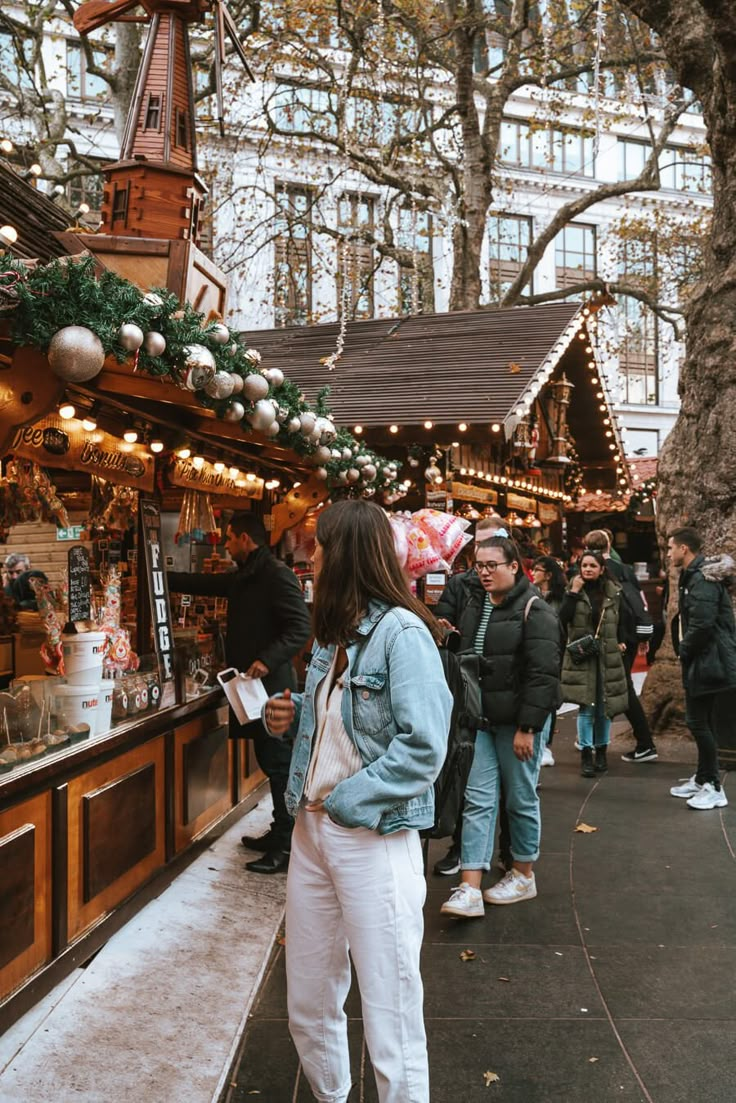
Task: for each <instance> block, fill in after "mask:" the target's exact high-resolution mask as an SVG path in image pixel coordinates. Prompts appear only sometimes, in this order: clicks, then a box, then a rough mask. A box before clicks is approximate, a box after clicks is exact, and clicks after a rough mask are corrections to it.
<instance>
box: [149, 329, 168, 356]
mask: <svg viewBox="0 0 736 1103" xmlns="http://www.w3.org/2000/svg"><path fill="white" fill-rule="evenodd" d="M143 351H144V352H145V353H146V355H147V356H163V354H164V353H165V352H166V338H165V337H164V336H163V334H162V333H157V332H156V330H155V329H152V330H149V332H148V333H147V334H146V336H145V337H144V338H143Z"/></svg>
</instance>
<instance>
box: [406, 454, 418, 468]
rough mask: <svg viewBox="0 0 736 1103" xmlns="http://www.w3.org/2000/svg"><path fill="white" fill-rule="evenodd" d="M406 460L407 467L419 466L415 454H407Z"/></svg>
mask: <svg viewBox="0 0 736 1103" xmlns="http://www.w3.org/2000/svg"><path fill="white" fill-rule="evenodd" d="M407 462H408V464H409V467H419V460H418V459H417V458H416V456H409V459H408V461H407Z"/></svg>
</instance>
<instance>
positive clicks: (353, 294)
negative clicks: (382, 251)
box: [337, 192, 375, 319]
mask: <svg viewBox="0 0 736 1103" xmlns="http://www.w3.org/2000/svg"><path fill="white" fill-rule="evenodd" d="M374 227H375V200H374V199H372V198H371V197H370V196H365V195H357V194H355V193H351V192H346V193H345V194H344V195H341V196H340V199H339V202H338V230H339V232H340V234H341V235H342V240H341V241H340V242H339V244H338V249H337V260H338V269H337V301H338V305H339V309H340V310H342V309H344V308H346V309H347V312H348V318H351V319H356V318H372V317H373V273H374V253H373V244H372V242H371V241H370V240H369V241H366V240H364V236H365V235H368V236H369V237H370V238H372V237H373V232H374ZM343 304H344V306H343Z"/></svg>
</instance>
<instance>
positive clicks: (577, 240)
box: [555, 222, 597, 288]
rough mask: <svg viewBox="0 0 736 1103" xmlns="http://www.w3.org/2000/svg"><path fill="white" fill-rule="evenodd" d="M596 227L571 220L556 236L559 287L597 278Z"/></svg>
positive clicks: (557, 280) (556, 263) (556, 264)
mask: <svg viewBox="0 0 736 1103" xmlns="http://www.w3.org/2000/svg"><path fill="white" fill-rule="evenodd" d="M596 275H597V264H596V229H595V226H587V225H584V224H583V223H580V222H570V223H568V225H567V226H565V227H564V229H562V230H560V232H559V234H558V235H557V237H556V238H555V279H556V283H557V287H560V288H562V287H573V286H575V284H578V283H585V281H586V280H590V279H595V277H596Z"/></svg>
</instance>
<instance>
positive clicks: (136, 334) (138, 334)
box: [118, 322, 143, 352]
mask: <svg viewBox="0 0 736 1103" xmlns="http://www.w3.org/2000/svg"><path fill="white" fill-rule="evenodd" d="M118 344H119V345H122V347H123V348H124V349H125V351H126V352H137V351H138V349H139V348H140V347H141V345H142V344H143V330H142V329H141V327H140V326H137V325H136V324H135V322H125V324H124V325H122V326H121V327H120V329H119V330H118Z"/></svg>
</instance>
